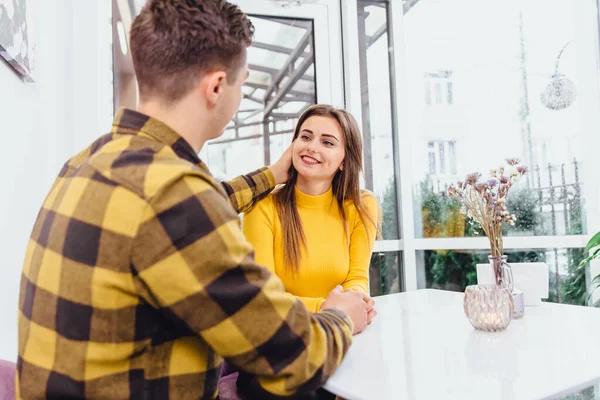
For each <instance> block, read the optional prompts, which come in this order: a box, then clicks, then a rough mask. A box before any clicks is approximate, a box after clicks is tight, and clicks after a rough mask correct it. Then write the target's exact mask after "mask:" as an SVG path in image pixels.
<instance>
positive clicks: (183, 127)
mask: <svg viewBox="0 0 600 400" xmlns="http://www.w3.org/2000/svg"><path fill="white" fill-rule="evenodd" d="M188 108H189V107H186V106H185V104H184V103H180V104H178V105H176V106H173V107H165V106H164V105H163V104H161V103H159V102H157V101H153V100H150V101H146V102H140V104H139V106H138V111H139V112H140V113H142V114H145V115H147V116H149V117H152V118H154V119H157V120H159V121H160V122H162V123H163V124H166V125H168V126H169V127H170V128H171V129H173V130H174V131H175V132H176V133H177V134H178V135H179V136H181V137H182V138H184V139H185V140H186V141H187V142H188V143H189V144H190V146H192V148H193V149H194V151H196V153H199V152H200V150H202V146H204V143H205V142H206V140H207V138H208V137H210V135H209V132H208V131H207V128H208V127H207V126H206V125H205V124H203V123H202V122H201V121H203V120H204V121H206V119H205V118H203V115H204V114H203V113H202V112H199V111H198V110H197V109H196V110H188Z"/></svg>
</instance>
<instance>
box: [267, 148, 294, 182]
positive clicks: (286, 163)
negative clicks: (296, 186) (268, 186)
mask: <svg viewBox="0 0 600 400" xmlns="http://www.w3.org/2000/svg"><path fill="white" fill-rule="evenodd" d="M293 146H294V143H292V144H290V146H289V147H288V148H287V150H286V151H285V152H284V153H283V154H282V156H281V158H280V159H279V160H277V161H276V162H275V163H274V164H272V165H270V166H269V169H270V170H271V172H272V173H273V176H274V177H275V183H276V184H277V185H279V184H281V183H285V182H287V180H288V171H289V169H290V167H291V166H292V147H293Z"/></svg>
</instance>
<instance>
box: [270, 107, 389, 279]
mask: <svg viewBox="0 0 600 400" xmlns="http://www.w3.org/2000/svg"><path fill="white" fill-rule="evenodd" d="M314 116H324V117H330V118H333V119H334V120H336V121H337V122H338V123H339V124H340V127H341V128H342V133H343V135H344V142H345V147H346V148H345V150H346V155H345V157H344V161H343V162H342V166H343V168H342V169H341V170H338V171H337V173H336V174H335V176H334V177H333V182H332V192H333V196H334V198H335V200H336V201H337V205H338V210H339V212H340V217H341V219H342V221H343V223H344V231H345V233H346V240H348V220H347V216H346V212H345V210H344V201H346V200H351V201H352V203H354V206H355V207H356V209H357V210H358V213H359V216H360V219H361V221H362V223H363V225H365V228H366V220H368V221H369V222H370V223H372V224H373V225H374V226H375V227H376V228H377V227H378V223H377V222H375V221H374V220H373V218H371V216H370V215H369V214H368V212H367V210H366V208H365V205H364V203H363V201H362V198H361V190H360V175H361V173H362V151H363V146H362V137H361V135H360V129H359V127H358V124H357V122H356V120H355V119H354V117H353V116H352V114H350V113H349V112H348V111H346V110H343V109H339V108H334V107H332V106H330V105H326V104H317V105H314V106H311V107H309V108H308V109H306V111H304V112H303V113H302V115H301V116H300V119H298V123H297V124H296V129H295V130H294V138H293V140H296V139H297V138H298V136H299V134H300V130H301V128H302V125H303V124H304V122H305V121H306V120H307V119H309V118H310V117H314ZM297 180H298V171H296V169H295V168H294V166H293V165H292V166H291V167H290V170H289V172H288V181H287V183H286V184H285V185H284V186H282V187H280V188H279V190H278V191H277V192H276V193H275V194H274V201H275V207H276V209H277V213H278V214H279V220H280V222H281V228H282V230H283V246H284V249H283V251H284V261H285V265H286V268H291V269H292V271H293V272H295V273H297V272H298V268H299V265H300V260H301V257H302V253H301V246H303V247H304V249H305V250H306V237H305V235H304V229H303V227H302V221H301V220H300V214H299V213H298V209H297V208H296V196H295V190H294V189H295V187H296V182H297Z"/></svg>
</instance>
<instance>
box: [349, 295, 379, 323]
mask: <svg viewBox="0 0 600 400" xmlns="http://www.w3.org/2000/svg"><path fill="white" fill-rule="evenodd" d="M348 290H353V291H356V292H358V293H360V295H361V296H362V298H363V300H364V301H365V303H367V317H368V321H367V323H368V324H369V325H370V324H371V322H372V321H373V318H375V317H376V316H377V311H376V310H375V300H374V299H373V298H372V297H371V296H369V295H368V294H366V293H364V292H363V291H361V290H359V289H354V288H351V289H348Z"/></svg>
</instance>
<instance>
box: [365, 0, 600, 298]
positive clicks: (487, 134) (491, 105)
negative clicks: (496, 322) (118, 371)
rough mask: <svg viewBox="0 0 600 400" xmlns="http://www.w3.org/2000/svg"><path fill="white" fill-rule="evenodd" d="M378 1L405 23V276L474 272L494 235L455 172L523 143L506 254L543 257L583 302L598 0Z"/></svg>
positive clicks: (397, 41) (401, 135)
mask: <svg viewBox="0 0 600 400" xmlns="http://www.w3.org/2000/svg"><path fill="white" fill-rule="evenodd" d="M359 3H360V2H359ZM380 4H382V5H385V4H389V6H390V7H392V21H393V29H394V30H395V31H396V34H394V36H393V38H392V39H393V49H394V53H395V56H396V72H397V76H396V79H397V80H398V83H397V84H396V86H395V88H396V91H397V93H398V99H397V102H396V104H395V107H396V108H397V109H398V121H399V125H398V129H397V130H396V131H395V132H394V135H397V138H398V139H397V146H398V149H399V160H400V165H401V168H400V172H401V174H400V176H399V177H400V178H401V179H400V187H401V193H400V199H401V204H400V206H401V207H400V210H401V214H402V219H401V221H400V225H401V226H403V227H404V228H405V229H404V230H403V235H402V239H401V247H402V250H403V254H404V268H405V276H404V278H405V280H406V286H407V288H409V289H411V288H423V287H438V288H446V289H451V290H458V291H462V290H464V288H465V286H466V285H468V284H472V283H474V282H475V280H474V279H475V276H476V275H475V269H474V265H475V264H476V263H477V262H481V261H482V260H485V256H486V255H487V254H488V252H489V245H488V243H487V240H486V239H485V238H484V237H481V236H480V235H481V234H478V233H476V232H474V231H473V229H472V228H471V227H470V225H469V224H468V223H466V222H467V221H466V220H465V217H464V216H463V215H462V214H461V213H460V205H459V204H458V203H457V201H456V200H454V199H451V198H449V197H448V196H447V194H446V193H447V188H448V185H449V184H451V183H453V182H456V181H458V180H461V179H463V178H464V176H465V175H467V174H468V173H470V172H475V171H478V172H481V173H483V174H484V175H486V174H487V173H488V171H489V170H491V169H494V168H497V167H498V166H499V165H500V164H502V163H503V160H504V159H505V158H508V157H519V158H520V159H521V160H522V162H523V163H524V164H526V165H527V166H528V168H529V172H528V174H527V175H526V176H525V177H524V179H522V181H521V182H520V183H519V185H518V186H517V187H515V188H513V189H512V190H513V191H512V193H511V194H510V195H509V199H508V201H509V205H508V207H509V209H510V210H511V211H512V212H514V213H515V214H516V216H517V224H516V225H515V226H514V227H511V228H510V229H506V231H505V235H506V237H507V238H506V239H505V242H506V245H505V247H506V248H507V249H509V250H507V254H508V255H509V261H511V260H512V261H513V262H519V261H523V260H529V261H531V260H533V259H535V260H537V261H543V262H546V263H547V264H548V265H549V268H550V282H549V285H550V292H551V296H550V301H556V302H567V303H574V304H586V303H587V301H588V299H587V296H585V292H586V289H587V285H589V276H588V277H587V279H586V274H585V271H584V270H581V269H578V268H577V265H578V263H579V261H580V260H581V259H582V256H583V254H582V253H583V252H582V247H583V246H584V245H585V242H586V239H587V233H588V221H592V220H594V221H595V220H596V218H597V217H598V216H597V215H596V214H597V213H598V209H597V206H596V204H593V203H589V201H590V199H591V200H593V201H597V196H596V193H597V192H598V188H599V185H598V183H597V181H594V180H592V181H590V180H589V177H590V176H592V175H591V174H590V172H589V170H588V168H590V167H591V166H590V165H589V163H590V162H593V161H594V160H590V159H589V154H590V153H589V152H587V151H586V147H585V143H586V142H588V141H589V140H591V138H593V136H594V132H595V130H596V127H597V126H598V123H599V121H598V120H599V114H598V113H597V110H596V108H597V104H598V103H599V102H600V94H599V91H598V65H597V58H598V54H599V51H598V29H597V15H598V9H597V2H596V1H595V0H570V1H566V2H565V1H558V0H544V1H541V0H522V1H518V2H517V1H511V2H501V3H494V2H481V1H478V0H460V1H458V0H456V1H432V0H416V1H415V0H411V1H406V2H403V3H402V4H395V2H383V3H380ZM474 16H476V17H474ZM367 56H368V57H371V58H372V60H371V62H372V64H374V65H382V64H385V63H386V62H387V54H376V53H374V52H372V53H367ZM378 111H380V110H378ZM378 162H379V161H378ZM377 168H378V167H377V166H376V164H374V166H373V169H374V170H376V169H377ZM406 219H409V220H412V223H408V224H407V221H406ZM407 227H408V229H406V228H407ZM594 229H597V227H596V228H594ZM594 229H590V230H594ZM531 249H533V250H531ZM413 256H414V258H413ZM586 280H587V282H586Z"/></svg>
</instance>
